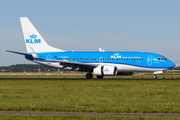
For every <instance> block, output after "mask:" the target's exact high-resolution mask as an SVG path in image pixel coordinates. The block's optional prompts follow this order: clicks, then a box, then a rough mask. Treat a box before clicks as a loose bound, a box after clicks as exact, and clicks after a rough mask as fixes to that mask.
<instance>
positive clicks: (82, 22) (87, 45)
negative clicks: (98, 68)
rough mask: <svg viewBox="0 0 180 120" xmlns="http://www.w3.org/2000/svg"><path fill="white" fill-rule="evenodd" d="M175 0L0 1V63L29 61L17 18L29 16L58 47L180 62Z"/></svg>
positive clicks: (179, 9)
mask: <svg viewBox="0 0 180 120" xmlns="http://www.w3.org/2000/svg"><path fill="white" fill-rule="evenodd" d="M179 6H180V1H179V0H173V1H170V0H149V1H145V0H89V1H87V0H51V1H50V0H42V1H40V0H30V1H26V0H6V1H5V0H4V1H0V15H1V16H0V41H1V44H0V55H1V57H0V66H7V65H12V64H31V63H33V62H30V61H28V60H26V59H25V58H24V56H21V55H18V54H12V53H8V52H5V50H14V51H19V52H26V48H25V44H24V39H23V34H22V29H21V25H20V20H19V18H20V17H28V18H29V20H30V21H31V22H32V24H33V25H34V26H35V27H36V29H37V30H38V31H39V33H40V34H41V35H42V37H43V38H44V39H45V40H46V42H47V43H48V44H49V45H51V46H53V47H56V48H59V49H63V50H74V51H75V50H80V51H84V50H85V51H98V48H99V47H101V48H103V49H105V50H106V51H139V52H152V53H157V54H161V55H163V56H165V57H167V58H168V59H170V60H172V61H174V62H175V63H177V61H180V47H179V46H180V13H179V12H180V7H179Z"/></svg>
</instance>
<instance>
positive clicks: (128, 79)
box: [0, 78, 180, 80]
mask: <svg viewBox="0 0 180 120" xmlns="http://www.w3.org/2000/svg"><path fill="white" fill-rule="evenodd" d="M0 80H180V78H158V79H153V78H103V79H97V78H93V79H86V78H0Z"/></svg>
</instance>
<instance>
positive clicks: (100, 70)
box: [93, 66, 117, 76]
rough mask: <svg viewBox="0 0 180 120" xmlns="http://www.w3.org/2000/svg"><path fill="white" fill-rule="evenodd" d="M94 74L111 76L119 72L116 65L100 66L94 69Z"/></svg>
mask: <svg viewBox="0 0 180 120" xmlns="http://www.w3.org/2000/svg"><path fill="white" fill-rule="evenodd" d="M93 73H94V75H96V76H108V75H109V76H111V75H116V74H117V68H116V66H98V67H96V68H94V70H93Z"/></svg>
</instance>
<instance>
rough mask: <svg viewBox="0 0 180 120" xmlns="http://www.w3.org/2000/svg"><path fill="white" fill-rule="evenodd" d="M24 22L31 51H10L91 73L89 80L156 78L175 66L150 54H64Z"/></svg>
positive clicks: (36, 59)
mask: <svg viewBox="0 0 180 120" xmlns="http://www.w3.org/2000/svg"><path fill="white" fill-rule="evenodd" d="M20 22H21V26H22V31H23V35H24V41H25V45H26V49H27V52H26V53H21V52H15V51H9V50H7V51H8V52H12V53H17V54H21V55H25V58H26V59H28V60H30V61H33V62H36V63H39V64H42V65H46V66H50V67H54V68H58V69H63V70H70V71H73V70H75V71H82V72H87V74H86V78H87V79H91V78H92V77H93V74H94V75H96V76H97V78H99V79H102V78H103V77H104V76H113V75H133V74H134V72H154V75H153V78H154V79H156V78H157V75H156V74H160V73H163V71H164V70H166V69H169V68H172V67H174V66H175V64H174V63H173V62H172V61H170V60H168V59H167V58H166V57H164V56H162V55H159V54H155V53H148V52H119V51H117V52H107V51H104V50H103V51H99V52H79V51H64V50H61V49H57V48H54V47H51V46H50V45H48V44H47V43H46V41H45V40H44V39H43V38H42V36H41V35H40V34H39V32H38V31H37V30H36V28H35V27H34V26H33V25H32V23H31V22H30V21H29V19H28V18H27V17H21V18H20ZM92 73H93V74H92Z"/></svg>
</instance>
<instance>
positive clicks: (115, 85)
mask: <svg viewBox="0 0 180 120" xmlns="http://www.w3.org/2000/svg"><path fill="white" fill-rule="evenodd" d="M0 110H1V111H2V110H15V111H67V112H68V111H77V112H80V111H81V112H116V113H119V112H127V113H136V112H138V113H180V81H175V80H168V81H157V80H155V81H133V80H132V81H115V80H113V81H103V80H101V81H100V80H89V81H82V80H81V81H69V80H68V81H55V80H53V81H50V80H45V81H43V80H42V81H39V80H37V81H35V80H28V81H26V80H21V81H18V80H7V81H6V80H4V81H3V80H2V81H0Z"/></svg>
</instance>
